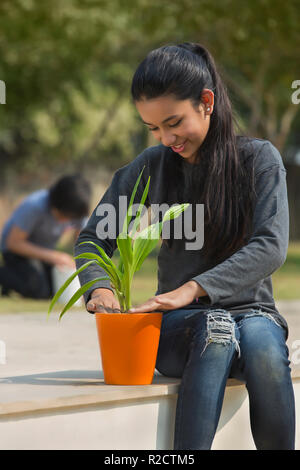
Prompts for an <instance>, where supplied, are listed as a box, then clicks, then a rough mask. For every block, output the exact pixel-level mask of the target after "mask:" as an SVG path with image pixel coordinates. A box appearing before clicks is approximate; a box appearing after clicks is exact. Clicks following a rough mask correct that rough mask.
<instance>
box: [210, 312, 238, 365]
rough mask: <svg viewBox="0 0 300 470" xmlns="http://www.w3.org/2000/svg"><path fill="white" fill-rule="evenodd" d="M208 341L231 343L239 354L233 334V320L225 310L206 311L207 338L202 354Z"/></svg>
mask: <svg viewBox="0 0 300 470" xmlns="http://www.w3.org/2000/svg"><path fill="white" fill-rule="evenodd" d="M210 343H219V344H223V345H226V344H230V343H233V344H234V346H235V349H236V351H237V352H238V355H239V356H240V346H239V343H238V340H237V339H236V336H235V321H234V320H233V318H232V317H231V315H230V313H229V312H227V311H226V310H212V311H210V312H208V313H207V339H206V344H205V347H204V349H203V351H202V354H203V353H204V351H205V349H206V348H207V346H208V345H209V344H210Z"/></svg>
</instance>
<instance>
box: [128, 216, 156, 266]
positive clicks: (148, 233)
mask: <svg viewBox="0 0 300 470" xmlns="http://www.w3.org/2000/svg"><path fill="white" fill-rule="evenodd" d="M161 230H162V222H157V223H156V224H153V225H150V226H149V227H146V228H145V229H144V230H143V231H142V232H140V233H139V235H138V236H137V237H136V239H135V240H134V244H133V256H134V271H138V270H139V269H140V268H141V266H142V263H143V262H144V260H145V259H146V258H147V256H148V255H149V254H150V253H151V251H153V250H154V248H155V247H156V245H157V243H158V241H159V238H160V234H161Z"/></svg>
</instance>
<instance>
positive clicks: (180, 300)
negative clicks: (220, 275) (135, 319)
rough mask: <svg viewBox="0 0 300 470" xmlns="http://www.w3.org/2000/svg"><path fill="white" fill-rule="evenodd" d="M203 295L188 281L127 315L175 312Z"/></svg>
mask: <svg viewBox="0 0 300 470" xmlns="http://www.w3.org/2000/svg"><path fill="white" fill-rule="evenodd" d="M205 295H207V293H206V292H205V290H204V289H202V287H201V286H200V285H199V284H198V283H197V282H196V281H188V282H186V283H185V284H183V285H182V286H180V287H178V288H177V289H174V290H172V291H170V292H166V293H165V294H160V295H156V296H155V297H152V298H151V299H149V300H147V302H145V303H143V304H141V305H139V306H137V307H134V308H131V309H130V310H129V313H137V312H140V313H146V312H153V311H165V310H175V309H177V308H180V307H184V306H186V305H189V304H190V303H192V302H193V300H194V299H195V298H197V297H202V296H205Z"/></svg>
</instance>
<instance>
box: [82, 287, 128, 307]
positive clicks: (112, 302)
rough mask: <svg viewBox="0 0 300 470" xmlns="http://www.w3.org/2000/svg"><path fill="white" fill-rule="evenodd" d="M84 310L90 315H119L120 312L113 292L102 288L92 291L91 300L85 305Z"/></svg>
mask: <svg viewBox="0 0 300 470" xmlns="http://www.w3.org/2000/svg"><path fill="white" fill-rule="evenodd" d="M86 309H87V311H88V312H90V313H95V312H104V313H105V312H107V313H120V311H121V310H120V304H119V302H118V301H117V299H116V298H115V295H114V293H113V291H111V290H110V289H106V288H104V287H103V288H99V289H95V290H93V292H92V294H91V298H90V300H89V301H88V303H87V304H86Z"/></svg>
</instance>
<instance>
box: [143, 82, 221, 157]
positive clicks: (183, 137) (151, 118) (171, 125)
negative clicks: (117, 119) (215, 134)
mask: <svg viewBox="0 0 300 470" xmlns="http://www.w3.org/2000/svg"><path fill="white" fill-rule="evenodd" d="M213 97H214V95H213V92H212V91H211V90H203V94H202V101H201V103H200V104H199V106H197V107H195V106H194V105H193V103H192V102H191V101H190V100H189V99H187V100H177V99H176V98H175V97H174V96H173V95H167V96H161V97H158V98H153V99H142V100H140V101H137V102H136V103H135V105H136V108H137V110H138V112H139V114H140V116H141V118H142V120H143V122H144V123H145V124H146V125H147V127H148V128H149V130H150V132H152V134H153V136H154V137H155V139H157V140H158V141H159V142H161V143H162V144H163V145H165V146H166V147H170V148H171V149H172V150H173V151H174V152H176V153H179V154H180V155H181V156H182V157H183V158H184V159H186V161H188V162H189V163H194V162H195V157H196V154H197V151H198V149H199V147H200V146H201V145H202V143H203V141H204V139H205V137H206V135H207V132H208V129H209V124H210V114H211V112H212V109H213Z"/></svg>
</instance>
